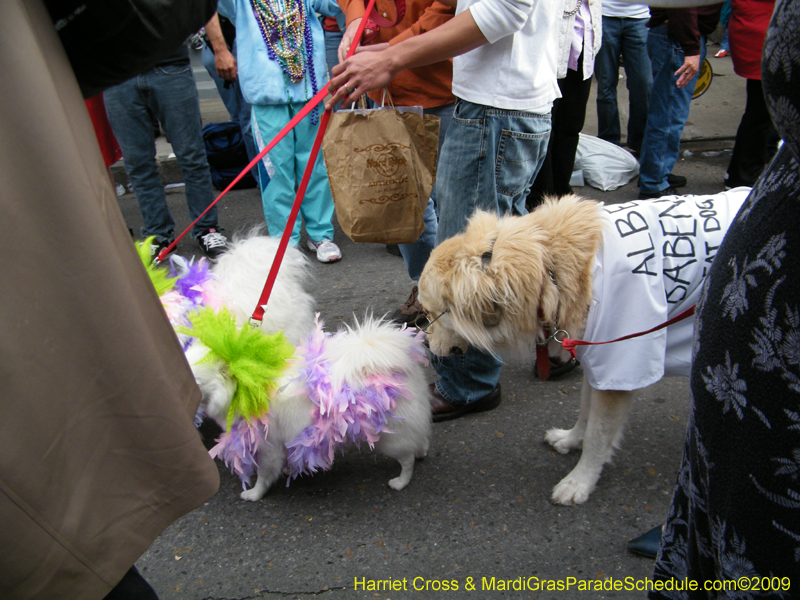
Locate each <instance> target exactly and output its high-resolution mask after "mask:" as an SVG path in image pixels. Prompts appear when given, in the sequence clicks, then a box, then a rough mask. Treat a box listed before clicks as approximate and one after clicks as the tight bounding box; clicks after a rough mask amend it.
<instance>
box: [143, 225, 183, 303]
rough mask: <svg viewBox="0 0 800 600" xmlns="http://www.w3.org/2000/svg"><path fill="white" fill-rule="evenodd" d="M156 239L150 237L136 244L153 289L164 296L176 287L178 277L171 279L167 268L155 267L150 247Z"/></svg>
mask: <svg viewBox="0 0 800 600" xmlns="http://www.w3.org/2000/svg"><path fill="white" fill-rule="evenodd" d="M154 240H155V238H154V237H152V236H151V237H149V238H147V239H145V240H142V241H141V242H136V251H137V252H138V253H139V258H140V259H142V264H143V265H144V268H145V269H146V270H147V274H148V275H149V276H150V281H151V282H152V284H153V287H154V288H156V294H158V295H159V297H160V296H163V295H164V294H166V293H167V292H168V291H170V290H171V289H172V288H174V287H175V282H176V281H177V279H178V278H177V277H170V274H169V271H167V268H166V266H161V265H155V264H154V263H153V257H152V256H151V255H150V247H151V246H152V245H153V241H154Z"/></svg>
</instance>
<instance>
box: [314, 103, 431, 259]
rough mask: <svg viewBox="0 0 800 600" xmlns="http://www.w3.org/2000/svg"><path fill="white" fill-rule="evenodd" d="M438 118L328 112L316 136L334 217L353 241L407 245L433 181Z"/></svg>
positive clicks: (399, 112) (387, 111)
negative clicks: (319, 136) (323, 129)
mask: <svg viewBox="0 0 800 600" xmlns="http://www.w3.org/2000/svg"><path fill="white" fill-rule="evenodd" d="M438 151H439V118H438V117H435V116H431V115H422V114H421V110H420V111H419V112H418V113H417V112H411V111H407V110H403V109H402V108H378V109H356V110H353V111H341V112H335V113H333V114H332V115H331V120H330V124H329V125H328V130H327V131H326V133H325V137H324V138H323V140H322V152H323V154H324V156H325V165H326V167H327V169H328V179H329V181H330V186H331V193H332V194H333V202H334V205H335V207H336V218H337V219H338V221H339V225H340V226H341V227H342V230H343V231H344V232H345V234H346V235H347V237H349V238H350V239H351V240H353V241H354V242H371V243H381V244H410V243H413V242H415V241H417V239H418V238H419V236H420V235H421V234H422V232H423V231H424V230H425V223H424V221H423V215H424V213H425V207H426V205H427V203H428V198H429V197H430V195H431V191H433V184H434V181H435V179H436V159H437V156H438Z"/></svg>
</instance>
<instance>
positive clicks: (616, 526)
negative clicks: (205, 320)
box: [117, 46, 745, 600]
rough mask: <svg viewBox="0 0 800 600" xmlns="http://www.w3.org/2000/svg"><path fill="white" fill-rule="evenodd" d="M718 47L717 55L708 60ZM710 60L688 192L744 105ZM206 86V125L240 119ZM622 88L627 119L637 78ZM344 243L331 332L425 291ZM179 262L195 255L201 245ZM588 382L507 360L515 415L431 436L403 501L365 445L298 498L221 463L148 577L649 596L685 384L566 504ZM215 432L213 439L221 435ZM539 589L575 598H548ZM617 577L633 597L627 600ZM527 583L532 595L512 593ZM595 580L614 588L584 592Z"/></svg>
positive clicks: (386, 590) (718, 167)
mask: <svg viewBox="0 0 800 600" xmlns="http://www.w3.org/2000/svg"><path fill="white" fill-rule="evenodd" d="M716 49H717V48H716V47H713V46H712V47H710V48H709V50H710V51H711V52H710V56H713V52H714V51H716ZM710 60H711V61H712V64H713V67H714V71H715V78H714V81H713V82H712V85H711V87H710V89H709V91H708V92H707V93H706V94H705V95H704V96H702V97H700V98H698V99H697V100H695V102H694V103H693V105H692V111H691V115H690V117H689V123H688V124H687V127H686V131H685V132H684V140H683V144H682V149H681V150H682V154H681V158H680V160H679V161H678V163H677V165H676V167H675V170H674V172H675V173H677V174H679V175H685V176H686V177H687V178H688V180H689V184H688V186H687V187H686V188H685V191H686V193H690V194H711V193H716V192H719V191H721V190H722V189H723V177H724V175H725V169H726V167H727V163H728V160H729V158H730V148H731V147H732V140H733V137H734V135H735V132H736V127H737V125H738V123H739V119H740V117H741V114H742V112H743V109H744V100H745V88H744V80H742V79H740V78H738V77H736V76H735V75H734V74H733V72H732V68H731V65H730V59H729V58H728V59H714V58H710ZM198 85H199V86H201V85H202V80H201V79H200V78H199V83H198ZM205 90H206V91H205V92H203V93H201V102H202V105H203V116H204V121H205V122H209V121H220V120H227V117H226V115H225V113H224V110H223V109H222V107H221V104H220V103H219V101H218V99H217V100H215V99H214V97H213V94H210V93H208V92H209V88H207V87H206V88H205ZM210 91H211V92H213V89H211V90H210ZM620 92H621V93H620V98H621V99H620V103H621V108H623V111H624V109H625V107H626V103H627V101H626V97H627V96H626V93H625V91H624V80H622V81H621V82H620ZM594 115H595V112H594V95H593V96H592V98H591V99H590V103H589V115H588V116H587V123H586V127H585V129H584V131H585V133H588V134H592V135H594V134H595V133H596V118H595V116H594ZM117 171H119V170H118V169H117ZM576 191H577V193H579V194H582V195H584V196H587V197H589V198H594V199H598V200H603V201H604V202H607V203H617V202H624V201H627V200H631V199H635V198H636V197H637V194H638V189H637V186H636V185H635V181H634V182H632V183H629V184H628V185H626V186H624V187H622V188H620V189H618V190H615V191H610V192H603V191H600V190H598V189H595V188H592V187H589V186H585V187H581V188H577V189H576ZM168 199H169V205H170V210H171V211H172V214H173V216H174V217H175V219H176V221H177V223H178V226H177V230H178V231H182V230H183V229H184V228H185V227H186V226H188V224H189V217H188V214H187V210H186V203H185V198H184V196H183V193H182V192H181V191H180V188H177V191H174V192H173V193H170V194H169V195H168ZM119 201H120V207H121V209H122V211H123V214H124V216H125V219H126V221H127V222H128V225H129V226H130V227H131V228H132V229H133V230H134V231H138V230H139V228H140V227H141V216H140V214H139V211H138V206H137V204H136V200H135V197H134V196H133V194H130V193H127V194H124V195H122V196H120V198H119ZM218 206H219V213H220V225H221V226H222V227H224V228H225V233H227V234H228V235H235V234H237V233H238V232H243V231H246V230H248V229H250V228H251V227H253V226H255V225H259V224H262V223H263V220H264V219H263V213H262V208H261V199H260V195H259V193H258V192H257V191H256V190H243V191H235V192H231V193H229V194H228V195H227V196H225V197H224V198H223V199H222V200H221V201H220V203H219V205H218ZM336 242H337V243H338V244H339V245H340V246H341V248H342V251H343V256H344V257H343V259H342V260H341V261H340V262H338V263H334V264H330V265H323V264H320V263H318V262H316V261H315V260H313V259H312V260H311V263H312V267H311V268H312V272H313V278H314V281H313V283H312V285H311V291H312V293H313V295H314V296H315V298H316V300H317V308H318V310H319V312H320V313H321V315H322V318H323V319H324V321H325V323H326V325H327V328H328V329H330V330H335V329H336V328H337V327H339V326H340V325H342V324H344V323H348V322H351V321H352V319H353V317H354V315H355V316H359V315H363V314H364V313H365V312H366V311H374V312H376V313H379V314H382V313H386V312H390V311H392V310H394V309H395V308H396V307H397V306H398V305H399V304H401V303H402V302H403V301H404V300H405V298H406V297H407V295H408V293H409V291H410V288H411V285H412V284H411V282H410V280H409V278H408V275H407V274H406V272H405V268H404V265H403V261H402V259H400V258H398V257H395V256H392V255H390V254H388V253H387V252H386V250H385V248H384V247H383V246H381V245H374V244H355V243H353V242H351V241H350V240H348V239H347V238H346V237H345V236H344V234H342V232H341V230H340V229H338V226H337V232H336ZM178 252H179V253H180V254H183V255H185V256H189V255H196V256H199V248H198V247H197V246H196V244H195V242H193V241H192V240H190V239H188V236H187V238H186V239H184V240H183V241H181V242H180V244H179V245H178ZM433 377H434V374H433V372H432V370H431V378H433ZM581 377H582V374H581V371H580V369H577V370H576V371H573V372H572V373H570V374H568V375H566V376H564V377H563V378H561V379H557V380H555V381H548V382H544V383H543V382H540V381H538V380H537V379H536V378H535V377H534V376H533V374H532V370H531V366H530V365H529V364H518V365H509V366H507V367H506V368H504V370H503V374H502V378H501V385H502V389H503V402H502V404H501V405H500V406H499V407H498V408H497V409H496V410H494V411H491V412H488V413H483V414H480V415H474V416H470V417H465V418H462V419H459V420H455V421H451V422H447V423H440V424H436V425H435V426H434V435H433V439H432V443H431V450H430V453H429V455H428V457H427V458H426V459H425V460H424V461H421V462H418V463H417V465H416V468H415V472H414V478H413V480H412V481H411V484H410V485H409V486H408V487H407V488H406V489H404V490H402V491H400V492H395V491H393V490H391V489H390V488H389V487H388V486H387V482H388V480H389V479H391V478H392V477H395V476H396V475H397V474H398V472H399V470H398V469H399V466H398V465H397V463H396V462H394V461H393V460H391V459H388V458H385V457H383V456H380V455H377V454H374V453H371V452H370V451H369V450H368V449H367V448H362V449H361V450H360V451H359V450H358V449H356V448H351V449H349V450H347V451H346V452H345V453H344V454H343V455H341V456H339V457H337V459H336V462H335V463H334V466H333V468H332V470H331V471H329V472H324V473H319V474H317V475H316V476H314V477H304V478H300V479H297V480H295V481H292V482H291V485H289V486H286V485H285V484H284V482H283V481H281V482H279V483H278V484H276V486H275V487H274V488H273V489H271V490H270V491H269V493H268V494H267V495H266V497H265V498H264V499H263V500H262V501H259V502H255V503H250V502H245V501H243V500H241V499H239V497H238V494H239V492H240V491H241V484H240V482H239V481H238V478H236V477H235V476H233V475H231V474H230V473H229V472H228V471H227V469H226V468H225V467H224V465H222V464H219V463H218V465H219V470H220V475H221V478H222V483H221V486H220V489H219V491H218V493H217V494H216V495H215V496H214V497H213V498H211V499H210V500H209V501H208V502H207V503H206V504H205V505H204V506H202V507H200V508H199V509H197V510H196V511H194V512H192V513H190V514H188V515H186V516H184V517H183V518H181V519H179V520H178V521H177V522H175V523H174V524H173V525H171V526H170V527H169V528H167V529H166V530H165V531H164V532H163V534H162V535H161V536H160V537H159V538H158V539H157V540H156V541H155V542H154V543H153V544H152V546H151V547H150V549H149V550H148V551H147V552H146V553H145V554H144V555H143V556H142V557H141V559H140V560H139V561H138V563H137V566H138V568H139V569H140V571H141V572H142V574H143V575H144V577H145V578H146V579H147V580H148V581H149V582H150V583H151V584H152V585H153V587H154V588H155V590H156V591H157V593H158V595H159V596H160V597H161V598H162V599H163V600H171V599H174V600H200V599H207V598H213V599H215V600H219V599H244V598H308V597H312V596H319V597H321V598H331V599H332V600H338V599H370V600H372V599H378V598H380V599H392V600H403V599H406V598H408V599H416V598H419V599H425V598H437V599H439V598H442V599H452V600H460V599H466V598H477V599H482V598H536V599H539V598H541V599H545V598H547V599H551V598H552V599H560V598H566V599H568V598H580V599H584V598H585V599H590V598H592V599H593V598H644V597H645V596H646V594H645V593H644V592H643V591H637V589H636V588H637V587H639V588H641V586H642V585H644V584H645V581H646V580H647V579H648V578H649V577H650V576H651V574H652V567H653V561H651V560H648V559H646V558H640V557H637V556H634V555H632V554H630V553H628V552H627V551H626V543H627V541H628V540H629V539H631V538H633V537H635V536H637V535H639V534H641V533H643V532H644V531H646V530H648V529H650V528H651V527H653V526H655V525H657V524H660V523H661V522H662V521H663V519H664V518H665V516H666V514H667V510H668V506H669V503H670V498H671V494H672V489H673V485H674V483H675V479H676V474H677V470H678V466H679V462H680V459H681V454H682V448H683V440H684V434H685V430H686V424H687V416H688V410H689V388H688V382H687V381H686V380H684V379H664V380H662V381H661V382H659V383H657V384H655V385H653V386H651V387H650V388H647V389H645V390H642V391H641V392H640V393H639V394H638V395H637V400H636V401H635V403H634V407H633V410H632V413H631V416H630V419H629V422H628V424H627V426H626V427H625V438H624V440H623V442H622V448H621V450H620V451H619V452H617V454H616V456H615V458H614V460H613V462H612V464H610V465H607V466H606V468H605V470H604V471H603V474H602V477H601V478H600V481H599V483H598V487H597V490H596V491H595V492H594V493H593V495H592V496H591V498H590V499H589V501H588V502H587V503H586V504H584V505H580V506H573V507H565V506H556V505H553V504H551V503H550V501H549V497H550V492H551V489H552V487H553V486H554V485H555V484H556V483H558V482H559V481H560V480H561V478H562V477H564V476H565V475H566V474H567V473H568V472H569V471H570V470H571V469H572V467H573V466H574V465H575V463H576V462H577V459H578V456H577V454H570V455H560V454H558V453H556V452H555V451H554V450H552V449H551V448H550V447H549V446H548V445H546V444H545V443H544V433H545V431H546V430H547V429H548V428H551V427H571V426H572V425H573V424H574V421H575V419H576V418H577V414H578V401H579V394H580V387H581ZM202 433H203V434H204V435H205V436H206V438H205V442H206V443H207V444H208V445H210V444H211V443H212V440H211V439H210V436H211V435H212V434H213V432H212V431H211V429H210V428H204V429H203V431H202ZM544 580H549V581H556V582H561V584H562V585H569V586H570V589H569V590H566V591H559V590H556V591H547V590H544V591H542V590H541V589H536V586H537V585H541V582H542V581H544ZM615 582H619V583H617V585H621V586H623V588H632V589H618V590H614V589H613V587H614V584H615ZM521 583H525V587H526V588H527V589H524V590H519V589H516V588H518V587H519V586H520V584H521ZM599 585H602V586H604V587H605V588H606V589H599V590H598V589H593V590H592V591H588V590H587V591H581V590H580V589H579V587H581V586H582V587H584V588H585V587H588V586H592V587H593V588H596V587H597V586H599ZM544 587H547V586H546V585H545V586H544ZM473 588H474V589H473Z"/></svg>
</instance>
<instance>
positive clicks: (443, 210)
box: [433, 100, 550, 403]
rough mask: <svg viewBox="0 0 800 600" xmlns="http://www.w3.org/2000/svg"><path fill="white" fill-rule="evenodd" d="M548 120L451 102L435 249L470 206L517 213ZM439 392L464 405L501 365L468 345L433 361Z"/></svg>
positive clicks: (493, 380)
mask: <svg viewBox="0 0 800 600" xmlns="http://www.w3.org/2000/svg"><path fill="white" fill-rule="evenodd" d="M549 137H550V115H540V114H534V113H529V112H524V111H519V110H501V109H498V108H492V107H489V106H481V105H479V104H473V103H472V102H467V101H465V100H458V101H457V102H456V110H455V113H454V114H453V122H452V123H451V124H450V127H449V129H448V130H447V137H446V139H445V140H444V145H443V146H442V154H441V157H440V159H439V171H438V173H437V178H436V198H437V212H438V213H439V229H438V232H437V235H436V243H437V244H439V243H441V242H442V241H443V240H445V239H447V238H449V237H452V236H453V235H455V234H457V233H459V232H460V231H462V230H463V229H464V227H465V226H466V224H467V219H468V218H469V217H470V216H471V215H472V213H473V212H474V211H475V209H476V208H480V209H483V210H489V211H493V212H496V213H499V214H510V213H516V214H520V215H524V214H526V213H527V210H526V209H525V199H526V197H527V195H528V189H529V188H530V186H531V183H533V179H534V178H535V177H536V173H537V172H538V171H539V168H540V167H541V165H542V161H544V157H545V154H546V153H547V141H548V138H549ZM433 365H434V368H435V369H436V372H437V373H438V374H439V376H440V379H439V380H438V381H437V382H436V388H437V390H438V391H439V393H440V394H441V395H442V396H444V397H445V398H446V399H447V400H449V401H450V402H453V403H469V402H474V401H476V400H479V399H481V398H483V397H484V396H486V395H487V394H489V393H491V392H492V390H494V389H495V387H497V383H498V382H499V381H500V371H501V370H502V363H501V362H500V360H499V359H498V358H497V357H495V356H493V355H491V354H487V353H485V352H481V351H479V350H477V349H475V348H472V347H469V348H468V349H467V352H466V353H465V354H463V355H451V356H447V357H441V358H435V359H434V360H433Z"/></svg>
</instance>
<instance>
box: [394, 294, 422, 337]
mask: <svg viewBox="0 0 800 600" xmlns="http://www.w3.org/2000/svg"><path fill="white" fill-rule="evenodd" d="M418 291H419V289H418V288H417V286H414V287H413V288H411V295H409V297H408V300H406V303H405V304H404V305H403V306H401V307H400V308H398V309H397V310H396V311H394V312H393V313H392V316H391V319H392V321H394V322H395V323H405V324H406V325H410V326H412V327H419V328H422V327H425V326H426V325H427V324H428V318H427V317H426V316H425V311H423V310H422V305H421V304H420V303H419V301H418V300H417V292H418Z"/></svg>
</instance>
